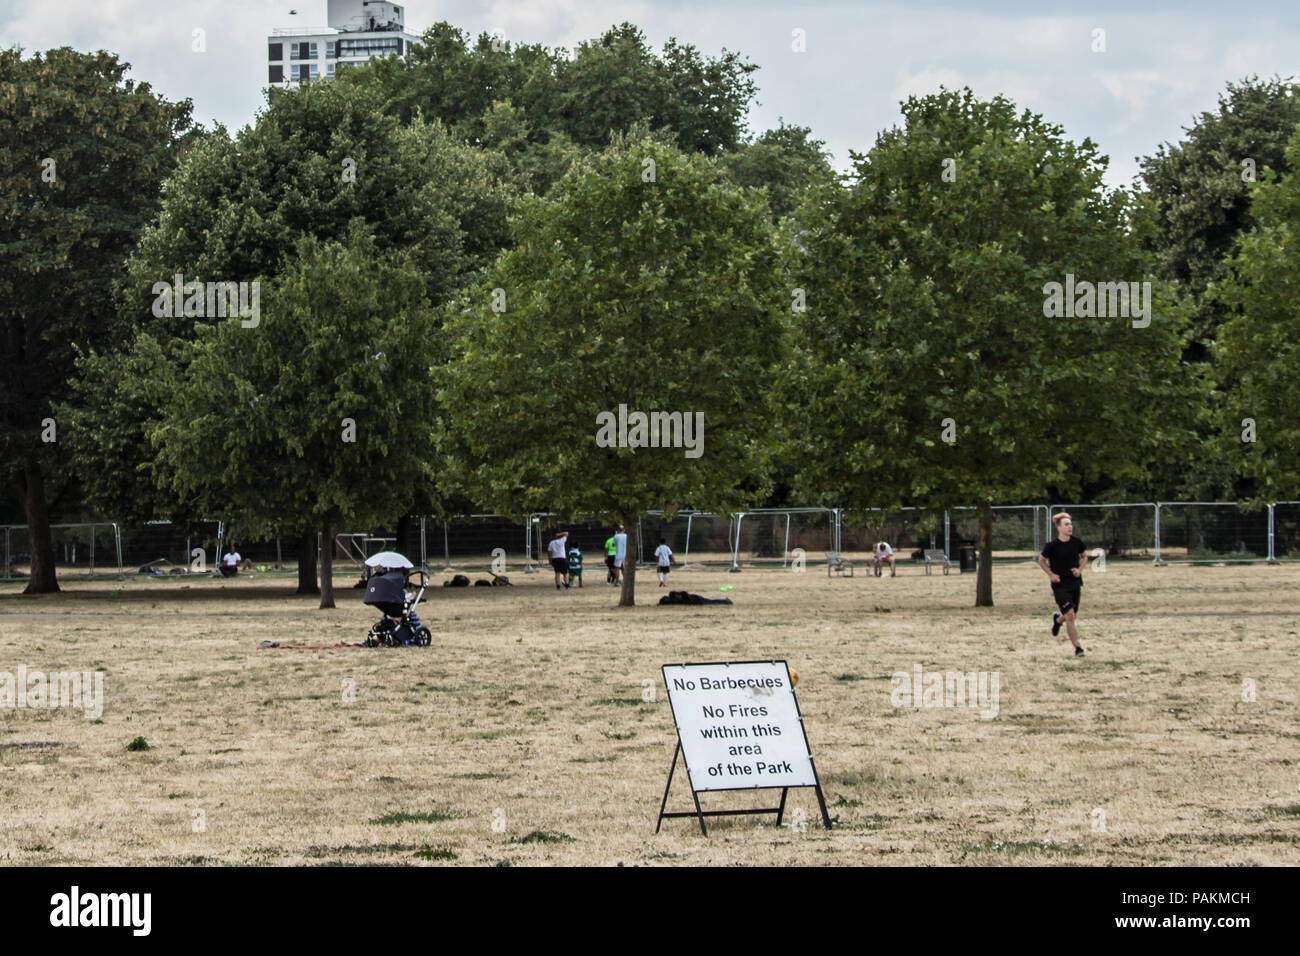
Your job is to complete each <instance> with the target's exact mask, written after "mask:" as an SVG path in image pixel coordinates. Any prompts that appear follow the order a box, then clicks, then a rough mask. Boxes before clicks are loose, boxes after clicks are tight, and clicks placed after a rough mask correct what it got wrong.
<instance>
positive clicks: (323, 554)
mask: <svg viewBox="0 0 1300 956" xmlns="http://www.w3.org/2000/svg"><path fill="white" fill-rule="evenodd" d="M321 534H322V539H321V548H320V606H321V610H325V609H326V608H332V607H333V606H334V532H333V531H332V530H331V529H330V528H325V529H323V530H322V532H321Z"/></svg>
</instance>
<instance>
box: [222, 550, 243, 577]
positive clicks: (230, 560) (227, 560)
mask: <svg viewBox="0 0 1300 956" xmlns="http://www.w3.org/2000/svg"><path fill="white" fill-rule="evenodd" d="M242 560H244V558H243V556H242V555H241V554H240V553H239V552H238V551H227V552H226V556H225V557H224V558H222V559H221V576H222V577H223V578H233V577H234V576H235V575H236V574H238V573H239V562H240V561H242Z"/></svg>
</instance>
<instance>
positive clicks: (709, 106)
mask: <svg viewBox="0 0 1300 956" xmlns="http://www.w3.org/2000/svg"><path fill="white" fill-rule="evenodd" d="M422 41H423V42H422V43H421V44H420V45H419V46H417V47H415V48H414V49H413V50H412V51H411V53H410V55H409V56H407V57H405V58H403V59H398V58H395V57H390V58H387V59H384V60H378V61H374V62H372V63H370V64H368V65H367V66H365V67H363V68H360V69H354V70H348V71H346V72H345V73H343V74H340V76H339V81H340V82H342V83H345V84H348V85H358V86H366V87H370V88H374V89H377V90H379V91H380V95H381V96H382V98H383V101H384V104H385V109H386V110H387V111H388V112H390V113H391V114H392V115H394V116H397V117H398V118H399V119H401V120H402V121H403V122H410V121H412V120H414V119H415V118H416V117H417V116H423V117H424V118H425V119H427V120H434V119H437V120H440V121H442V122H443V123H444V124H446V126H447V127H448V128H449V129H450V130H451V131H452V132H453V134H454V135H456V136H457V137H459V138H460V139H461V140H462V141H464V142H468V143H470V144H474V145H496V144H502V145H507V144H505V143H503V140H502V135H503V133H509V135H510V137H511V138H510V140H509V142H508V146H507V152H508V154H509V155H510V157H511V159H512V161H513V162H514V163H515V165H516V167H517V169H518V170H519V172H520V173H521V174H522V175H523V176H525V177H526V178H527V180H528V182H529V183H530V185H531V186H532V188H533V189H534V191H536V192H538V193H545V192H546V191H547V189H549V188H550V186H551V185H552V184H553V183H554V182H555V181H556V180H557V179H558V177H559V176H560V175H562V174H563V172H564V171H565V169H566V168H567V165H568V162H567V153H568V152H569V151H570V148H571V147H573V146H577V147H579V148H582V149H586V150H592V149H597V150H598V149H601V148H603V147H604V146H605V145H606V144H607V143H608V142H609V135H610V133H611V132H623V131H625V130H627V129H629V128H630V127H631V126H632V125H633V124H636V123H641V124H645V125H647V126H648V127H649V128H650V129H651V130H667V129H671V130H672V131H673V133H674V134H675V136H676V137H677V142H678V144H679V145H680V147H681V148H682V149H684V150H687V151H688V152H701V153H704V154H706V155H709V156H715V155H719V154H721V153H723V152H726V151H728V150H732V149H736V148H738V147H739V146H741V145H742V143H743V142H744V138H745V130H746V114H747V113H748V110H749V106H750V103H751V102H752V100H753V98H754V94H755V92H756V89H757V86H756V84H755V82H754V80H753V78H752V76H751V74H752V73H753V72H754V71H755V70H756V69H757V67H756V66H755V65H754V64H753V63H750V62H748V61H746V60H745V59H743V58H742V57H741V56H740V55H739V54H736V53H733V52H729V51H726V50H724V51H722V53H721V54H720V55H719V56H716V57H709V56H705V55H704V54H702V53H701V52H700V51H699V50H698V49H696V48H695V47H694V46H692V45H691V44H683V43H679V42H678V41H677V40H676V39H669V40H668V42H667V43H665V44H664V46H663V48H662V49H661V50H660V51H658V52H656V51H655V50H654V49H652V48H651V47H650V46H649V44H648V43H647V42H646V38H645V34H644V33H642V31H641V30H640V29H639V28H637V27H636V26H634V25H633V24H631V23H622V24H619V25H618V26H614V27H611V28H610V29H608V30H606V31H605V32H604V33H603V34H601V35H600V36H599V37H596V38H594V39H592V40H588V41H584V42H582V43H580V44H578V46H577V48H576V49H574V50H573V52H572V55H571V56H570V55H569V53H568V52H567V51H565V50H563V49H548V48H546V47H544V46H541V45H538V44H514V43H512V42H510V41H509V40H508V39H507V38H502V37H493V36H490V35H488V34H486V33H484V34H480V35H479V37H478V38H477V40H475V41H473V42H471V40H470V38H469V36H468V35H467V34H466V33H465V32H464V31H463V30H460V29H458V28H457V27H454V26H452V25H451V24H449V23H437V24H435V25H434V26H432V27H430V28H429V29H428V30H427V31H426V32H425V34H424V36H423V38H422ZM503 107H505V108H508V111H507V112H506V113H505V114H504V115H503V112H502V110H503ZM503 120H504V121H505V122H504V123H503Z"/></svg>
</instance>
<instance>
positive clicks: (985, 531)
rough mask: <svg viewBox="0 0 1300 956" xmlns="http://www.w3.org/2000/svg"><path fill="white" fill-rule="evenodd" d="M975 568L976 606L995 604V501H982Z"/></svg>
mask: <svg viewBox="0 0 1300 956" xmlns="http://www.w3.org/2000/svg"><path fill="white" fill-rule="evenodd" d="M975 553H976V554H977V555H978V558H977V562H976V564H977V566H976V569H975V606H976V607H992V606H993V502H992V501H989V500H987V499H985V500H984V501H981V502H980V532H979V544H978V547H977V548H976V552H975Z"/></svg>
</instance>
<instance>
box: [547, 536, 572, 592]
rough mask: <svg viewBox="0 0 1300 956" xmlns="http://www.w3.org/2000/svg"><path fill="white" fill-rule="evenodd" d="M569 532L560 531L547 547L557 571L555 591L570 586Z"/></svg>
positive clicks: (552, 565) (553, 566)
mask: <svg viewBox="0 0 1300 956" xmlns="http://www.w3.org/2000/svg"><path fill="white" fill-rule="evenodd" d="M568 540H569V532H567V531H560V532H558V533H557V534H556V535H555V538H554V540H552V541H551V543H550V545H548V546H547V551H548V552H550V555H551V567H552V568H554V569H555V590H557V591H558V590H560V588H562V587H564V588H567V587H568V586H569V555H568Z"/></svg>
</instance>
